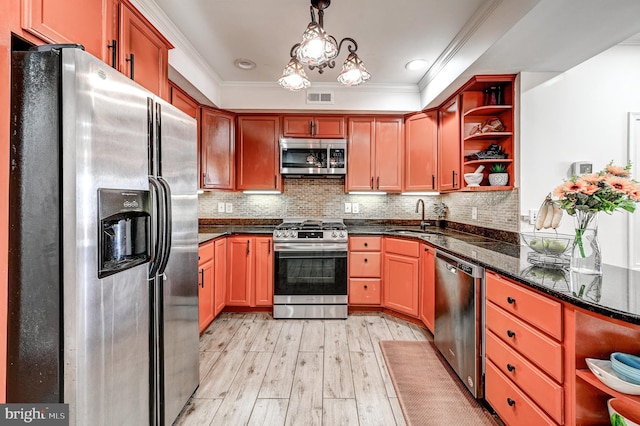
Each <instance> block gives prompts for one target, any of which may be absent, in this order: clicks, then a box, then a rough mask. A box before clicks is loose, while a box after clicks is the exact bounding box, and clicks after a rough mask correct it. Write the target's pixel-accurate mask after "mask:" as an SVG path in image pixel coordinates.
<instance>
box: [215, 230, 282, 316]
mask: <svg viewBox="0 0 640 426" xmlns="http://www.w3.org/2000/svg"><path fill="white" fill-rule="evenodd" d="M272 242H273V240H272V238H271V237H256V236H254V235H237V236H233V237H229V238H228V239H227V244H228V247H227V268H228V269H227V274H228V281H227V298H226V304H227V306H248V307H255V306H273V243H272Z"/></svg>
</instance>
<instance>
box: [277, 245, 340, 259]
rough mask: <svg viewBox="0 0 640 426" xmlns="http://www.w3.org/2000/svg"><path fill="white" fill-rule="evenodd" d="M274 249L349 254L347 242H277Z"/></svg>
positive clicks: (286, 251)
mask: <svg viewBox="0 0 640 426" xmlns="http://www.w3.org/2000/svg"><path fill="white" fill-rule="evenodd" d="M273 251H275V252H279V253H283V252H285V253H293V252H295V253H298V254H305V253H322V252H334V253H335V252H344V255H345V256H346V255H347V245H346V244H322V245H316V244H296V243H287V244H277V243H275V244H274V245H273Z"/></svg>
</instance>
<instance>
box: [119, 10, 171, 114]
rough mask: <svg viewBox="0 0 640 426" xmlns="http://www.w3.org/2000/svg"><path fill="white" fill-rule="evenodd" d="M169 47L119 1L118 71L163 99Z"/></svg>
mask: <svg viewBox="0 0 640 426" xmlns="http://www.w3.org/2000/svg"><path fill="white" fill-rule="evenodd" d="M171 47H172V46H171V44H169V42H168V41H167V40H166V39H165V38H164V37H162V35H161V34H160V33H159V32H158V31H157V30H156V29H155V28H153V27H152V26H151V24H150V23H149V22H148V21H147V20H146V19H144V17H143V16H142V15H140V14H139V12H138V11H136V10H135V9H133V8H132V7H130V6H129V5H128V4H126V3H124V2H123V3H121V4H120V52H119V56H120V72H122V73H124V74H126V75H127V76H129V77H130V78H131V79H132V80H135V81H136V82H137V83H139V84H140V85H142V86H143V87H145V88H147V89H149V90H150V91H152V92H153V93H155V94H156V95H158V96H160V97H161V98H163V99H165V100H167V101H168V100H169V80H168V77H167V72H168V50H169V48H171Z"/></svg>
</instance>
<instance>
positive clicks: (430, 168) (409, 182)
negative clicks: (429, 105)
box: [403, 111, 438, 192]
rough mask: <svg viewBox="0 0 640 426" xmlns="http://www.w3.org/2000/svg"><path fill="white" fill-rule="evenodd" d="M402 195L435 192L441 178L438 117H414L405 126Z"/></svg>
mask: <svg viewBox="0 0 640 426" xmlns="http://www.w3.org/2000/svg"><path fill="white" fill-rule="evenodd" d="M404 129H405V134H404V141H405V148H404V184H403V192H409V191H435V190H436V189H437V185H436V176H437V175H438V113H437V112H436V111H429V112H424V113H420V114H414V115H412V116H411V117H409V118H407V119H406V120H405V122H404Z"/></svg>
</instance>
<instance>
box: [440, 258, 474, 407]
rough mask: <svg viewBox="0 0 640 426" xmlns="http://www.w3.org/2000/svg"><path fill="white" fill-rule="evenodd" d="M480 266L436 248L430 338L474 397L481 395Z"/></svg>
mask: <svg viewBox="0 0 640 426" xmlns="http://www.w3.org/2000/svg"><path fill="white" fill-rule="evenodd" d="M483 282H484V268H482V267H480V266H478V265H474V264H472V263H469V262H467V261H464V260H462V259H458V258H456V257H454V256H451V255H449V254H446V253H442V252H439V251H436V285H435V287H436V295H435V303H436V309H435V311H436V320H435V333H434V342H435V345H436V347H437V348H438V350H439V351H440V353H441V354H442V356H444V357H445V359H446V360H447V361H448V362H449V365H451V367H452V368H453V369H454V370H455V372H456V373H457V374H458V376H459V377H460V379H461V380H462V382H463V383H464V385H465V386H466V387H467V388H468V389H469V391H470V392H471V393H472V394H473V396H474V397H475V398H482V397H483V396H484V385H483V379H482V376H483V372H482V365H483V363H482V354H483V351H482V328H483V324H484V321H483V312H482V293H483V287H484V285H483Z"/></svg>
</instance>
